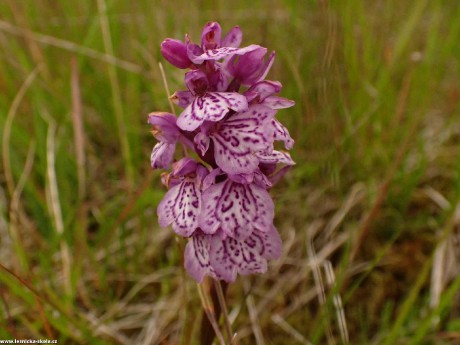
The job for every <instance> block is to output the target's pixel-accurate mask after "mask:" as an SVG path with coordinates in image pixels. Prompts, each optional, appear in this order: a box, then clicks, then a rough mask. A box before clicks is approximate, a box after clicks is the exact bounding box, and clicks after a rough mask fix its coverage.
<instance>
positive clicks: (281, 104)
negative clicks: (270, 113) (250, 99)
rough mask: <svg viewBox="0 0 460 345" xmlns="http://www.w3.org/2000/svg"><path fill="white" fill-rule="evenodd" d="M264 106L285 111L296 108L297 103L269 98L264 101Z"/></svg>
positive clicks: (273, 97) (278, 98)
mask: <svg viewBox="0 0 460 345" xmlns="http://www.w3.org/2000/svg"><path fill="white" fill-rule="evenodd" d="M262 104H263V105H266V106H267V107H269V108H272V109H285V108H290V107H292V106H294V105H295V102H294V101H291V100H290V99H287V98H283V97H277V96H269V97H267V98H265V99H264V101H263V102H262Z"/></svg>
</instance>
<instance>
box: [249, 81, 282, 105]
mask: <svg viewBox="0 0 460 345" xmlns="http://www.w3.org/2000/svg"><path fill="white" fill-rule="evenodd" d="M281 87H282V86H281V83H280V82H279V81H271V80H264V81H260V82H258V83H255V84H254V85H253V86H251V87H250V88H249V89H248V90H247V91H246V92H245V94H248V95H251V100H252V99H254V98H257V102H258V103H261V102H263V100H264V99H265V98H267V97H268V96H271V95H273V94H275V93H278V92H280V91H281ZM254 95H256V96H254Z"/></svg>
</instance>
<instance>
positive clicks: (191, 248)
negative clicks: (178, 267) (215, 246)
mask: <svg viewBox="0 0 460 345" xmlns="http://www.w3.org/2000/svg"><path fill="white" fill-rule="evenodd" d="M209 251H210V236H207V235H204V234H202V233H201V232H200V231H197V232H196V233H195V234H194V235H193V236H192V237H191V238H190V240H189V241H188V243H187V246H186V247H185V253H184V266H185V269H186V270H187V272H188V273H189V274H190V275H191V276H192V277H193V278H194V279H195V280H196V281H197V282H198V283H201V282H202V281H203V279H204V277H205V276H206V275H209V276H211V277H216V275H215V273H214V269H213V268H212V266H211V264H210V261H209Z"/></svg>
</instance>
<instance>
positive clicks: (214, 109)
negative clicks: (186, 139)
mask: <svg viewBox="0 0 460 345" xmlns="http://www.w3.org/2000/svg"><path fill="white" fill-rule="evenodd" d="M247 107H248V103H247V101H246V97H244V96H243V95H240V94H238V93H235V92H208V93H206V94H205V95H204V96H203V97H197V98H195V100H194V101H193V102H192V104H190V105H189V106H188V107H187V108H185V110H184V111H183V112H182V114H180V116H179V119H178V120H177V125H178V126H179V128H181V129H183V130H185V131H193V130H195V129H196V128H198V127H199V126H200V125H201V124H202V123H203V121H214V122H215V121H219V120H221V119H222V118H223V117H224V116H225V115H227V113H228V112H229V110H230V109H231V110H234V111H242V110H246V109H247Z"/></svg>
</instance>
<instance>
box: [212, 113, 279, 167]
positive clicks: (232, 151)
mask: <svg viewBox="0 0 460 345" xmlns="http://www.w3.org/2000/svg"><path fill="white" fill-rule="evenodd" d="M275 113H276V111H275V110H272V109H270V108H267V107H265V106H263V105H252V106H250V107H249V108H248V110H246V111H244V112H240V113H237V114H235V115H232V116H231V117H230V118H229V119H228V120H226V121H225V122H223V123H221V124H220V127H219V130H217V131H215V132H214V133H212V134H211V138H212V140H213V142H214V157H215V159H216V163H217V165H218V166H219V167H220V168H221V169H222V170H223V171H225V172H227V173H229V174H240V173H242V174H249V173H252V172H254V170H255V169H256V168H257V166H258V164H259V161H258V159H257V156H256V153H257V152H259V151H266V150H270V149H272V146H273V140H274V139H273V138H274V136H273V130H274V129H273V127H272V126H271V125H270V122H271V120H272V119H273V117H274V115H275Z"/></svg>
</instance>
